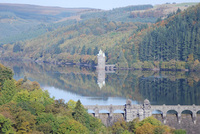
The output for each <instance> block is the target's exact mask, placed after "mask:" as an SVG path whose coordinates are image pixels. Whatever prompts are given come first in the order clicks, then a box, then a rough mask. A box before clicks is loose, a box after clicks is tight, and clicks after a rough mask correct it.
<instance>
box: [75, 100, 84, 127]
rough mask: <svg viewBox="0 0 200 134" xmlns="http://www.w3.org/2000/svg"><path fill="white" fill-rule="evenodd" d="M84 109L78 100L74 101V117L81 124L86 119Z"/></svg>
mask: <svg viewBox="0 0 200 134" xmlns="http://www.w3.org/2000/svg"><path fill="white" fill-rule="evenodd" d="M85 113H86V111H85V109H84V107H83V105H82V104H81V101H80V100H78V101H77V102H76V107H75V108H74V115H73V117H74V119H75V120H76V121H78V122H80V123H82V124H85V122H86V119H85Z"/></svg>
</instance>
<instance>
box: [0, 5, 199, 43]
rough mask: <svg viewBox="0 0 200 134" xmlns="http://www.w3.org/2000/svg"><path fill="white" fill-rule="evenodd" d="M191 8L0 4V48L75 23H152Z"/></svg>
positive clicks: (180, 6)
mask: <svg viewBox="0 0 200 134" xmlns="http://www.w3.org/2000/svg"><path fill="white" fill-rule="evenodd" d="M194 4H195V3H185V4H164V5H158V6H152V5H137V6H128V7H121V8H115V9H113V10H108V11H107V10H100V9H91V8H60V7H45V6H36V5H23V4H0V29H1V30H0V44H5V43H14V42H17V41H24V40H27V39H33V38H36V37H38V36H40V35H43V34H45V33H46V32H48V31H53V30H54V29H57V28H59V27H63V26H66V25H70V24H72V23H73V24H74V23H75V22H76V21H85V20H89V19H94V18H101V19H107V20H108V21H117V22H118V21H120V22H145V23H149V22H151V23H154V22H155V21H156V20H157V18H159V17H165V16H166V14H169V13H171V12H173V11H176V10H177V9H178V8H180V9H186V8H187V7H188V6H190V5H194ZM163 13H164V14H163ZM135 14H137V15H135Z"/></svg>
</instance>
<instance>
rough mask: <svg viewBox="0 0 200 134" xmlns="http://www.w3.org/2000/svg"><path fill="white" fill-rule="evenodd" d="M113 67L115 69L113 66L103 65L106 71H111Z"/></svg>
mask: <svg viewBox="0 0 200 134" xmlns="http://www.w3.org/2000/svg"><path fill="white" fill-rule="evenodd" d="M114 67H115V65H105V69H106V71H113V70H114Z"/></svg>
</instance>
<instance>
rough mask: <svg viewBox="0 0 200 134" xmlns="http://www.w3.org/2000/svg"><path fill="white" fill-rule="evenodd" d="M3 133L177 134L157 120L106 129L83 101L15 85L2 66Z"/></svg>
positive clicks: (36, 87)
mask: <svg viewBox="0 0 200 134" xmlns="http://www.w3.org/2000/svg"><path fill="white" fill-rule="evenodd" d="M0 73H1V74H2V75H3V76H4V77H1V79H0V80H1V86H0V125H1V127H0V133H14V134H15V133H16V134H22V133H23V134H26V133H27V134H31V133H32V134H49V133H58V134H64V133H80V134H82V133H85V134H87V133H88V134H89V133H96V134H97V133H113V134H116V133H133V132H134V133H136V134H142V133H144V132H148V133H149V132H150V133H155V134H157V133H165V132H167V133H175V132H176V131H177V130H173V129H171V128H170V127H168V126H164V125H162V124H161V122H159V121H158V120H156V119H155V118H153V117H149V118H146V119H145V120H143V121H138V119H136V120H133V121H132V122H128V123H126V122H124V121H119V122H116V123H115V124H114V125H113V126H112V127H109V128H106V127H105V126H104V125H103V124H102V123H101V121H100V120H99V119H97V118H94V117H92V116H91V115H89V114H88V113H87V111H86V110H85V109H84V107H83V106H82V104H81V102H80V101H77V102H74V101H72V100H70V101H69V102H68V103H65V102H64V100H62V99H61V100H54V99H53V98H51V97H50V96H49V93H48V92H47V91H43V90H42V89H41V88H40V85H39V84H38V83H37V82H31V81H29V80H27V78H26V77H25V78H24V79H20V80H18V81H15V80H14V79H13V78H12V76H13V73H12V71H11V70H10V69H8V68H6V67H4V66H3V65H2V64H0Z"/></svg>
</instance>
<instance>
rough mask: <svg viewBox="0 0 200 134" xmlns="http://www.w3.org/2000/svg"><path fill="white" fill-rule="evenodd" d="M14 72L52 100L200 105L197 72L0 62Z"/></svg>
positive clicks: (199, 84)
mask: <svg viewBox="0 0 200 134" xmlns="http://www.w3.org/2000/svg"><path fill="white" fill-rule="evenodd" d="M1 63H2V64H4V65H5V66H7V67H10V68H11V69H12V70H13V71H14V78H15V79H16V80H19V79H20V78H24V76H26V77H27V78H28V79H30V80H31V81H37V82H39V83H40V85H41V87H42V88H43V89H45V90H48V91H49V93H50V95H51V96H52V97H53V96H54V97H55V99H64V100H65V101H66V102H68V101H69V100H70V99H72V100H74V101H77V100H78V99H80V100H81V102H82V103H83V104H84V105H96V104H98V105H110V104H112V105H124V104H125V103H126V100H127V99H131V100H132V103H135V104H141V103H143V101H144V99H146V98H147V99H148V100H150V102H151V104H152V105H158V104H166V105H177V104H180V105H192V104H195V105H200V73H197V72H172V71H162V72H154V71H141V70H115V71H113V72H111V71H108V72H107V71H102V70H101V71H96V69H95V68H89V67H82V66H72V65H51V64H37V63H33V62H14V61H1Z"/></svg>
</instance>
